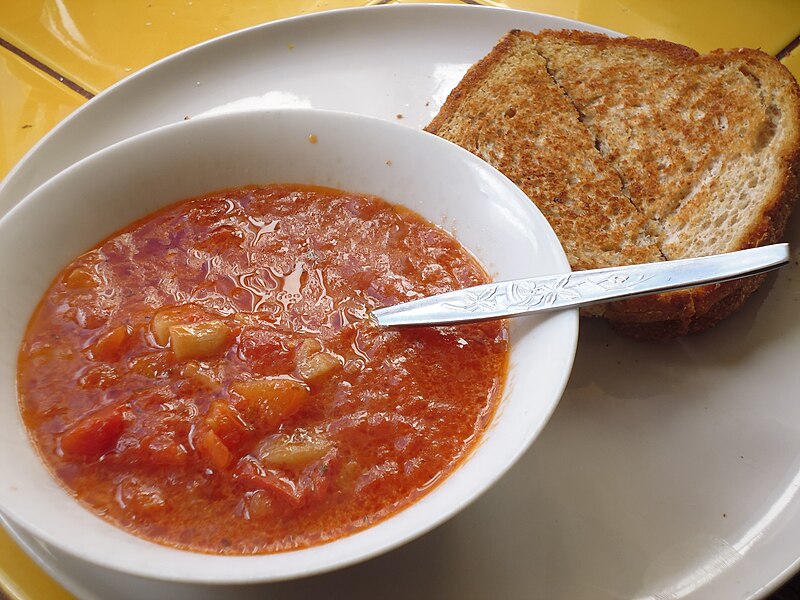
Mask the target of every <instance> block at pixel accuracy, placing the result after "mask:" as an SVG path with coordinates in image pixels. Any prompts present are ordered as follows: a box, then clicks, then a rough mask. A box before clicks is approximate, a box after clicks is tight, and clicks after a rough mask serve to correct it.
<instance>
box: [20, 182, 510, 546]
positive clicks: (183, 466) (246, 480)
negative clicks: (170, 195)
mask: <svg viewBox="0 0 800 600" xmlns="http://www.w3.org/2000/svg"><path fill="white" fill-rule="evenodd" d="M487 280H488V278H487V276H486V274H485V272H484V271H483V270H482V269H481V267H480V266H479V265H478V264H477V263H476V262H475V261H474V259H473V258H472V257H471V256H470V255H469V254H468V253H467V252H466V250H465V249H464V248H462V247H461V246H460V245H459V244H458V242H456V241H455V240H454V239H453V238H452V237H450V236H449V235H448V234H447V233H445V232H444V231H442V230H441V229H439V228H437V227H435V226H433V225H431V224H430V223H428V222H426V221H424V220H423V219H422V218H421V217H419V216H418V215H416V214H414V213H412V212H410V211H408V210H406V209H403V208H399V207H397V206H393V205H390V204H389V203H387V202H385V201H383V200H381V199H378V198H375V197H369V196H363V195H358V194H350V193H346V192H341V191H338V190H332V189H327V188H316V187H308V186H297V185H273V186H261V187H256V186H251V187H245V188H240V189H234V190H226V191H222V192H217V193H213V194H210V195H207V196H204V197H201V198H195V199H191V200H187V201H183V202H180V203H178V204H175V205H173V206H170V207H167V208H165V209H163V210H161V211H159V212H157V213H155V214H153V215H151V216H148V217H146V218H145V219H142V220H140V221H138V222H136V223H134V224H133V225H131V226H130V227H128V228H126V229H125V230H123V231H121V232H119V233H117V234H115V235H114V236H112V237H110V238H108V239H107V240H105V241H104V242H102V243H101V244H100V245H98V246H97V247H96V248H94V249H93V250H91V251H89V252H87V253H85V254H83V255H82V256H80V257H78V258H77V259H76V260H75V261H73V262H72V263H71V264H70V265H69V266H67V268H66V269H64V271H63V272H62V273H61V274H60V275H59V276H58V277H57V278H56V280H55V281H54V282H53V284H52V285H51V287H50V288H49V289H48V291H47V293H46V294H45V296H44V298H43V299H42V301H41V303H40V305H39V307H38V308H37V310H36V312H35V314H34V316H33V318H32V320H31V322H30V325H29V327H28V331H27V334H26V338H25V340H24V343H23V346H22V349H21V351H20V358H19V371H18V389H19V397H20V408H21V411H22V415H23V419H24V421H25V423H26V425H27V427H28V428H29V431H30V434H31V436H32V438H33V440H34V441H35V444H36V445H37V447H38V449H39V451H40V454H41V456H42V457H43V459H44V461H45V462H46V463H47V465H48V466H49V467H50V469H51V470H52V472H53V473H54V474H55V476H56V477H57V478H58V479H59V480H60V481H61V482H62V484H63V485H64V486H65V487H66V488H67V489H68V490H69V491H70V492H71V493H72V494H73V495H74V496H75V497H76V498H77V499H78V500H80V501H81V502H82V503H84V504H85V505H86V506H87V507H89V508H90V509H91V510H93V511H94V512H96V513H97V514H98V515H100V516H102V517H103V518H105V519H107V520H109V521H111V522H113V523H115V524H117V525H118V526H120V527H123V528H125V529H126V530H128V531H130V532H132V533H134V534H136V535H139V536H142V537H144V538H146V539H149V540H152V541H155V542H159V543H163V544H167V545H170V546H174V547H178V548H183V549H188V550H195V551H201V552H211V553H221V554H257V553H268V552H278V551H284V550H292V549H298V548H303V547H307V546H310V545H313V544H318V543H322V542H326V541H330V540H333V539H336V538H338V537H341V536H344V535H348V534H350V533H353V532H355V531H358V530H359V529H363V528H365V527H368V526H370V525H372V524H375V523H376V522H379V521H380V520H382V519H384V518H386V517H387V516H389V515H391V514H392V513H394V512H396V511H398V510H399V509H402V508H403V507H406V506H408V505H409V504H410V503H413V502H414V501H415V500H416V499H418V498H419V497H420V496H421V495H423V494H425V493H426V492H427V491H429V490H430V489H431V488H432V487H433V486H434V485H436V483H437V482H438V481H440V480H441V479H442V478H443V477H445V476H446V475H447V474H448V473H449V472H451V471H452V470H453V469H454V467H455V466H456V465H457V464H458V463H459V461H460V460H461V459H463V457H464V456H465V455H466V454H468V453H469V452H470V450H471V449H472V448H473V447H474V445H475V444H476V442H477V440H478V439H479V437H480V435H481V433H482V432H483V430H484V429H485V427H486V425H487V423H488V421H489V420H490V419H491V416H492V414H493V411H494V409H495V407H496V404H497V402H498V400H499V397H500V393H501V390H502V386H503V382H504V377H505V369H506V361H507V354H508V339H507V331H506V328H505V325H503V324H501V323H497V322H488V323H481V324H473V325H465V326H463V325H462V326H458V327H435V328H434V327H430V328H415V329H397V330H392V329H382V328H379V327H376V326H374V325H372V324H371V323H370V321H369V311H370V310H372V309H375V308H379V307H382V306H388V305H391V304H395V303H398V302H402V301H407V300H413V299H415V298H420V297H423V296H428V295H431V294H436V293H440V292H446V291H450V290H454V289H458V288H462V287H466V286H471V285H477V284H481V283H485V282H487Z"/></svg>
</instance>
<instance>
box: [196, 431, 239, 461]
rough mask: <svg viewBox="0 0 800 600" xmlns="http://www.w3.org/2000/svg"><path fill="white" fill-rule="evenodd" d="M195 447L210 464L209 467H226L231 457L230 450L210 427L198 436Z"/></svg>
mask: <svg viewBox="0 0 800 600" xmlns="http://www.w3.org/2000/svg"><path fill="white" fill-rule="evenodd" d="M195 447H196V448H197V451H198V452H199V453H200V456H201V457H202V458H203V459H204V460H205V461H206V462H207V463H208V464H209V465H211V468H212V469H216V470H218V471H221V470H222V469H224V468H225V467H227V466H228V465H229V464H230V463H231V460H232V459H233V455H232V454H231V451H230V450H229V449H228V447H227V446H226V445H225V443H224V442H223V441H222V440H221V439H219V436H218V435H217V434H216V433H214V432H213V431H212V430H211V429H207V430H206V431H204V432H203V433H201V434H200V435H199V436H198V438H197V440H196V441H195Z"/></svg>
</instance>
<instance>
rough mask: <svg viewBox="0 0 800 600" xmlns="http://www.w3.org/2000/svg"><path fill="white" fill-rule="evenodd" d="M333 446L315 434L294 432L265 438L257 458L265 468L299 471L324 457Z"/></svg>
mask: <svg viewBox="0 0 800 600" xmlns="http://www.w3.org/2000/svg"><path fill="white" fill-rule="evenodd" d="M332 447H333V444H332V443H331V442H330V441H329V440H327V439H326V438H324V437H322V436H321V435H319V434H316V433H310V432H306V431H295V432H294V433H293V434H291V435H287V434H285V433H279V434H276V435H271V436H269V437H268V438H266V439H265V440H264V441H263V442H262V444H261V446H260V448H259V449H258V458H259V460H260V461H261V463H262V464H263V465H264V466H266V467H278V468H282V469H301V468H303V467H305V466H306V465H308V464H309V463H312V462H314V461H315V460H319V459H320V458H322V457H323V456H325V455H326V454H327V453H328V452H329V451H330V449H331V448H332Z"/></svg>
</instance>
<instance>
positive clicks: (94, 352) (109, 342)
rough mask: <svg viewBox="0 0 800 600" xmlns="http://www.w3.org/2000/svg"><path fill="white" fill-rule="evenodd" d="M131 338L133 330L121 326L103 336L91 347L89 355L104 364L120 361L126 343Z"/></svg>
mask: <svg viewBox="0 0 800 600" xmlns="http://www.w3.org/2000/svg"><path fill="white" fill-rule="evenodd" d="M130 336H131V329H130V327H128V326H127V325H120V326H119V327H115V328H114V329H112V330H111V331H109V332H108V333H105V334H103V335H101V336H100V337H99V338H98V339H97V340H96V341H95V342H94V343H93V344H92V345H91V346H89V354H90V356H91V358H92V360H101V361H104V362H113V361H116V360H119V357H120V356H121V355H122V350H123V349H124V347H125V342H127V341H128V338H130Z"/></svg>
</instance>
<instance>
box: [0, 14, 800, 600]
mask: <svg viewBox="0 0 800 600" xmlns="http://www.w3.org/2000/svg"><path fill="white" fill-rule="evenodd" d="M431 9H434V10H442V9H444V10H447V11H451V10H452V11H456V10H457V11H466V10H473V11H476V12H479V11H500V12H504V13H519V14H521V15H525V17H524V18H525V19H528V18H530V17H531V16H533V17H541V18H543V19H545V20H551V21H554V22H555V21H560V22H563V23H564V24H571V25H573V26H577V27H578V28H581V29H585V30H592V31H604V32H607V33H610V34H616V35H619V34H617V33H616V32H613V31H610V30H606V29H604V28H601V27H598V26H595V25H592V24H590V23H585V22H581V21H577V20H573V19H567V18H564V17H558V16H554V15H548V14H545V13H539V12H533V11H525V10H519V9H509V8H503V7H493V6H479V5H468V4H461V5H452V4H388V5H377V6H359V7H350V8H340V9H332V10H327V11H322V12H318V13H312V14H306V15H296V16H292V17H287V18H284V19H279V20H275V21H271V22H267V23H262V24H259V25H254V26H251V27H246V28H243V29H240V30H237V31H233V32H230V33H227V34H224V35H222V36H219V37H216V38H212V39H209V40H205V41H203V42H200V43H198V44H195V45H193V46H190V47H188V48H185V49H183V50H180V51H178V52H175V53H173V54H171V55H169V56H166V57H164V58H162V59H159V60H158V61H156V62H154V63H152V64H150V65H148V66H146V67H144V68H142V69H140V70H139V71H137V72H135V73H133V74H131V75H130V76H128V77H126V78H124V79H122V80H120V81H118V82H116V83H115V84H113V85H112V86H109V87H108V88H107V89H105V90H103V91H102V92H100V93H99V94H97V95H96V96H95V97H94V98H93V99H91V100H89V101H88V102H86V103H84V104H83V105H81V106H80V107H79V108H77V109H76V110H75V111H73V112H72V113H71V114H70V115H69V116H68V117H67V118H65V119H64V120H62V121H61V122H60V123H59V124H58V125H57V126H56V127H54V128H53V129H51V130H50V131H49V132H48V133H47V134H46V135H45V136H43V137H42V138H41V139H40V140H39V141H38V142H37V143H36V144H35V145H34V146H33V147H32V148H31V149H30V150H29V151H28V152H27V153H26V154H25V155H24V156H23V157H22V158H21V159H20V160H19V161H18V162H17V163H16V164H15V165H14V166H13V167H12V169H11V170H10V171H9V172H8V174H7V175H6V176H5V177H4V178H3V180H2V181H1V182H0V202H2V198H3V196H4V195H5V194H6V193H7V192H6V190H7V188H8V187H9V185H10V183H13V182H14V180H15V178H16V177H18V173H19V171H20V170H21V169H22V168H24V166H25V164H27V162H28V161H29V160H31V158H32V157H33V156H35V155H36V154H37V153H38V152H39V151H40V149H41V147H42V146H45V145H47V144H49V143H50V141H51V139H52V138H53V137H55V136H58V135H60V132H61V130H62V129H63V128H64V127H67V126H69V124H70V123H71V122H72V121H73V119H75V118H80V116H82V115H83V114H84V113H85V112H86V111H87V110H92V108H87V107H94V106H96V105H97V104H98V103H99V102H98V99H99V100H100V101H102V100H103V99H105V98H106V97H108V96H110V95H112V94H115V93H118V92H117V90H118V89H120V88H124V86H126V85H127V84H129V83H130V82H131V81H135V80H136V79H137V78H138V77H140V76H143V75H145V74H149V73H151V72H152V71H155V70H157V69H158V68H159V67H160V66H162V65H163V64H165V63H169V62H172V61H173V60H175V59H176V58H178V57H181V56H183V55H186V54H191V53H193V52H195V51H197V50H198V49H199V48H203V47H206V46H211V45H216V44H219V43H224V40H226V39H228V38H234V37H238V36H241V35H255V33H253V32H254V31H259V30H268V29H269V28H271V27H274V26H278V25H282V24H285V23H286V22H289V21H296V20H302V19H316V18H320V17H323V16H328V15H331V14H335V13H348V12H354V11H370V10H372V11H375V10H382V11H389V10H407V11H412V10H419V11H426V10H431ZM41 183H43V182H41ZM36 187H38V186H36ZM32 189H35V187H34V188H32ZM32 189H31V190H29V191H32ZM20 199H21V198H17V199H16V200H15V201H14V203H13V204H15V203H16V202H18V201H19V200H20ZM13 204H12V205H11V206H13ZM8 208H10V206H9V207H8ZM4 212H5V211H4V210H3V209H2V208H0V214H3V213H4ZM7 529H8V528H7ZM9 532H10V533H11V535H12V537H14V539H15V540H17V539H18V537H17V536H16V535H15V532H14V531H13V530H10V531H9ZM23 550H25V551H26V553H28V554H29V555H30V553H29V552H28V549H27V548H26V545H24V544H23ZM32 558H33V559H34V561H35V562H37V563H39V564H40V566H44V565H45V564H48V563H46V561H45V558H44V557H43V556H39V555H38V554H37V555H35V556H32ZM48 566H49V568H46V569H45V570H46V571H48V573H50V574H51V575H52V572H51V571H52V566H51V565H48ZM776 567H777V568H776V569H774V570H773V571H777V572H774V574H773V575H772V576H771V578H770V580H769V581H767V582H766V583H763V584H762V585H760V586H759V587H758V588H757V589H755V590H754V589H752V588H751V589H749V590H745V589H744V585H743V584H741V583H740V584H739V585H740V588H739V589H741V591H742V592H743V593H746V594H748V595H747V596H746V597H748V598H757V597H762V595H765V594H768V593H770V592H772V591H774V590H776V589H777V588H778V587H780V586H781V585H782V584H783V583H785V582H786V581H787V580H788V579H790V578H791V577H792V576H793V575H795V574H796V573H797V571H798V570H800V556H797V557H796V558H795V559H794V560H793V561H792V562H790V563H789V564H784V565H776ZM734 570H735V567H734ZM54 578H55V579H56V580H57V581H59V583H61V584H62V585H64V583H63V582H62V581H61V579H60V578H58V577H54ZM64 587H68V586H66V585H64ZM701 589H702V588H701Z"/></svg>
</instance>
